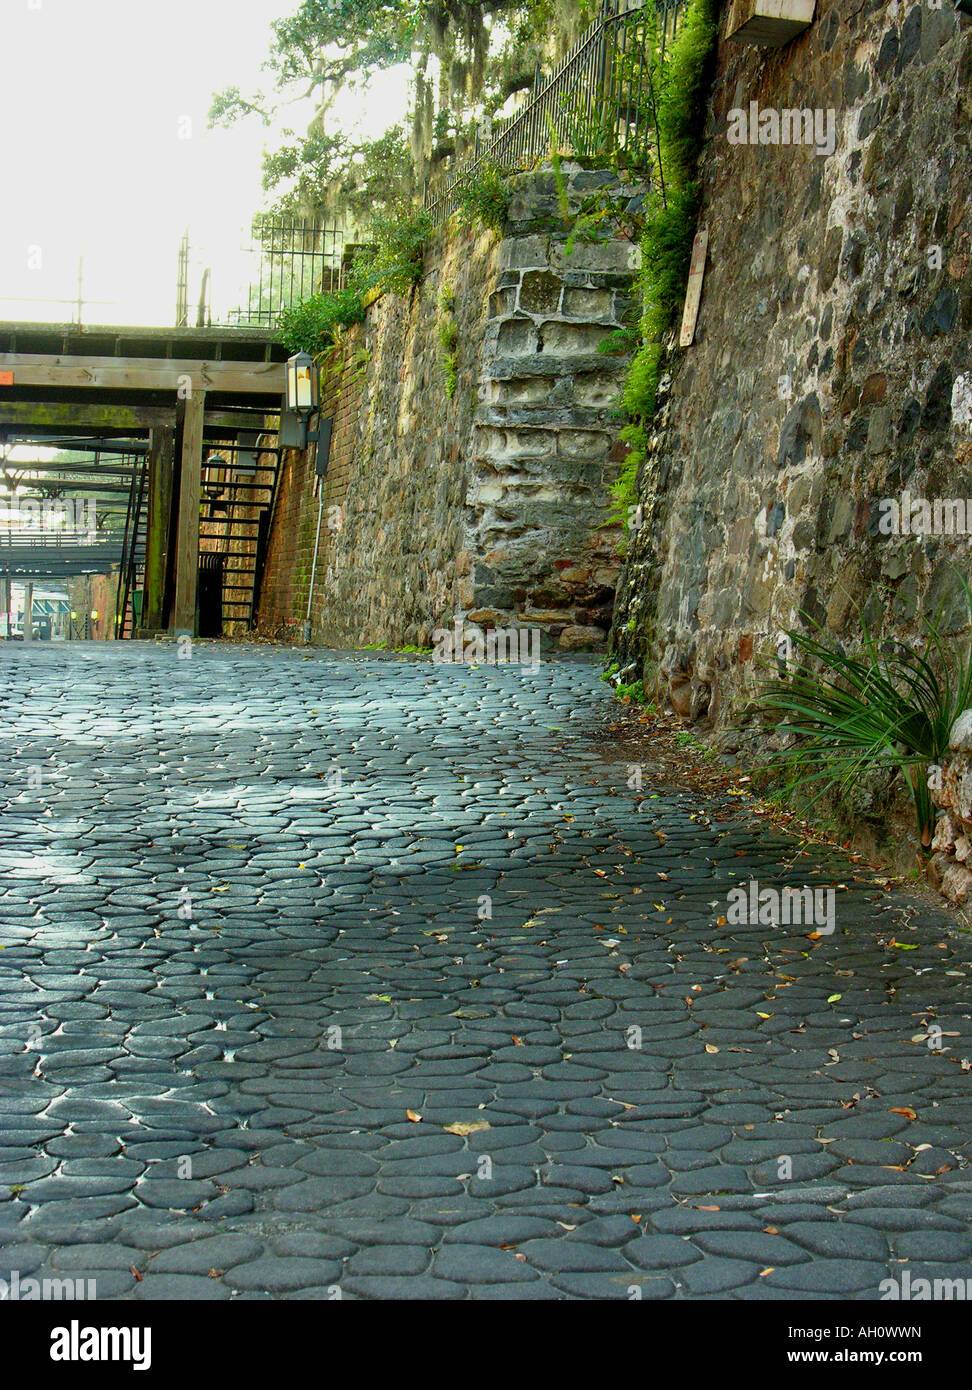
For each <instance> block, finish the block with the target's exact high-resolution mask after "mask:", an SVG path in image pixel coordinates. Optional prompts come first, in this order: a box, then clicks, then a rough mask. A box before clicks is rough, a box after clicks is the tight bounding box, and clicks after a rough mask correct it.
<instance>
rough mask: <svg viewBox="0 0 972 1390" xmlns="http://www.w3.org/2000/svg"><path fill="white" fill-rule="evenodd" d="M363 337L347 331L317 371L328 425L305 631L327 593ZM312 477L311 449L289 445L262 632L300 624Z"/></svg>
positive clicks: (313, 502) (348, 465) (313, 516)
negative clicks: (311, 603)
mask: <svg viewBox="0 0 972 1390" xmlns="http://www.w3.org/2000/svg"><path fill="white" fill-rule="evenodd" d="M363 337H364V334H363V331H362V330H361V329H360V328H357V329H353V330H352V331H351V332H350V333H349V334H348V336H347V339H346V340H345V343H344V345H343V347H342V349H340V350H338V351H337V352H335V353H334V354H332V356H331V358H330V359H329V362H328V364H327V365H326V368H325V370H324V371H323V372H322V377H321V414H322V415H324V416H325V417H327V416H330V417H331V418H332V419H333V421H334V423H333V425H332V431H331V449H330V454H329V456H328V469H327V476H326V478H325V479H324V510H323V517H322V522H321V540H320V547H319V549H318V555H317V582H316V583H315V600H314V607H313V610H312V613H311V623H312V630H313V629H319V628H320V627H321V626H322V624H323V621H324V614H325V611H326V607H327V600H328V594H327V591H326V588H325V585H324V583H323V575H324V574H325V573H326V570H327V565H328V559H329V555H330V552H331V550H332V548H333V537H334V523H335V522H337V521H340V519H341V510H343V509H344V507H345V504H346V498H347V490H348V481H349V479H350V477H351V473H352V460H353V458H354V453H355V440H356V435H357V427H358V412H359V406H360V399H361V390H362V379H361V377H360V370H359V368H358V366H357V364H356V356H357V354H358V353H359V352H360V351H361V348H362V343H363ZM315 483H316V478H315V475H314V454H313V450H308V451H307V452H306V453H301V452H299V451H297V450H296V449H289V450H288V451H287V452H286V454H285V455H284V457H283V460H282V463H281V473H280V483H279V487H278V491H277V503H276V508H275V510H274V515H273V525H272V527H271V531H270V543H269V546H268V548H267V556H266V561H265V565H264V571H263V583H262V588H261V592H260V610H259V627H260V628H261V629H262V630H264V631H267V632H274V631H279V630H281V629H286V628H292V627H298V628H299V626H300V624H301V623H302V622H303V620H304V615H305V614H306V612H307V595H308V591H309V588H310V579H311V568H312V565H313V559H314V539H315V536H316V533H317V511H318V501H319V498H318V496H317V495H316V494H315ZM339 509H341V510H339ZM315 636H316V633H315ZM353 645H358V644H357V643H355V644H353Z"/></svg>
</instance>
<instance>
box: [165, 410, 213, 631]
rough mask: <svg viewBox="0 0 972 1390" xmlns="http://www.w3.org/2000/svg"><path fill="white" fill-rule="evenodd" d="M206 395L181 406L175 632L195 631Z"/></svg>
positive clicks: (173, 617) (173, 623)
mask: <svg viewBox="0 0 972 1390" xmlns="http://www.w3.org/2000/svg"><path fill="white" fill-rule="evenodd" d="M205 401H206V395H205V392H204V391H195V392H194V393H193V394H192V395H191V396H190V397H189V398H188V400H187V401H186V403H185V422H184V426H183V431H182V457H181V461H180V468H179V472H180V478H181V483H180V491H179V523H178V535H177V538H176V555H175V605H174V609H173V614H172V625H173V627H174V629H175V631H176V632H191V633H193V634H194V635H195V631H196V589H197V584H198V578H199V497H200V490H201V486H202V448H203V412H204V409H205Z"/></svg>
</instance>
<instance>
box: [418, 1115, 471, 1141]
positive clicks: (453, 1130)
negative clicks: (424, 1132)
mask: <svg viewBox="0 0 972 1390" xmlns="http://www.w3.org/2000/svg"><path fill="white" fill-rule="evenodd" d="M408 1118H409V1119H410V1120H420V1119H421V1118H422V1116H421V1115H415V1114H413V1113H412V1111H411V1110H410V1111H409V1112H408ZM442 1128H443V1129H444V1130H445V1132H446V1134H458V1135H459V1136H460V1137H461V1138H465V1136H466V1135H467V1134H478V1132H479V1131H480V1130H481V1129H489V1121H488V1120H471V1121H468V1120H456V1122H455V1124H451V1125H443V1126H442Z"/></svg>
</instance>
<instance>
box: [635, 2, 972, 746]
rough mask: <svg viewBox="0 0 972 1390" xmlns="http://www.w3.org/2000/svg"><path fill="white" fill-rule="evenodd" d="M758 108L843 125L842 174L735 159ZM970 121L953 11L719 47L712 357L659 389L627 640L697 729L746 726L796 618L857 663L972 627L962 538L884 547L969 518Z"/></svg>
mask: <svg viewBox="0 0 972 1390" xmlns="http://www.w3.org/2000/svg"><path fill="white" fill-rule="evenodd" d="M723 27H724V25H723ZM753 102H755V103H756V105H757V110H758V111H759V112H765V111H767V110H769V111H773V112H776V113H781V112H782V111H783V110H791V109H792V110H797V109H798V110H806V111H808V112H810V113H811V114H813V113H815V112H819V113H820V122H821V129H822V130H824V131H826V129H827V122H828V120H829V119H830V113H832V120H833V125H832V131H833V135H834V148H833V151H832V152H831V153H827V145H828V142H827V141H826V140H824V141H823V142H822V144H821V149H820V152H818V149H817V147H816V144H815V143H814V144H809V145H808V144H794V143H790V144H787V145H784V144H759V143H732V142H731V141H730V139H729V138H728V136H729V132H730V130H731V129H734V130H735V133H736V135H737V136H738V129H739V117H738V113H739V112H740V111H742V112H744V113H746V114H747V115H750V113H751V112H752V108H751V106H750V103H753ZM734 112H735V113H737V114H736V115H733V113H734ZM970 117H972V21H970V20H968V19H966V18H964V17H962V16H959V15H957V14H956V13H955V11H954V10H953V9H952V8H951V6H950V5H944V6H942V7H941V8H937V9H936V8H933V7H932V6H931V5H930V4H911V3H898V2H897V0H891V3H888V4H881V3H875V0H865V3H864V4H863V5H862V4H859V3H852V2H851V0H819V2H818V5H817V12H816V18H815V21H814V23H813V24H812V26H811V27H810V28H809V29H808V30H807V31H806V33H805V34H804V35H803V36H801V37H800V38H799V39H797V40H795V41H794V42H793V43H791V44H789V45H788V46H786V47H785V48H783V49H780V50H768V49H759V48H754V47H747V46H743V45H737V44H733V43H732V42H731V41H730V42H727V41H726V40H725V39H724V37H723V38H720V45H719V54H718V67H717V74H716V79H715V85H714V89H713V93H712V99H711V108H710V112H709V119H708V127H707V142H706V150H705V154H704V158H703V165H702V191H703V213H702V221H703V222H704V223H705V224H706V225H707V226H708V230H709V252H708V262H707V267H706V272H705V280H704V284H703V290H702V301H701V308H700V312H699V318H698V327H697V332H696V340H695V343H694V344H693V346H691V347H690V348H688V349H686V350H685V351H677V350H676V351H674V352H673V354H672V357H671V361H670V363H669V367H670V370H669V373H668V375H667V377H666V379H665V380H664V381H663V391H662V395H661V400H662V409H661V412H660V415H659V417H658V419H657V421H656V430H655V435H654V439H653V446H652V451H651V455H650V458H649V460H648V462H647V464H646V467H645V468H644V470H643V476H642V479H641V484H640V500H641V502H642V504H643V515H644V524H643V525H642V527H641V528H640V529H639V530H637V531H635V532H634V533H633V534H632V537H631V542H630V547H629V553H628V557H627V560H626V564H625V569H624V573H623V575H622V578H621V582H620V585H619V594H618V604H617V608H616V614H615V629H614V638H613V641H614V646H615V649H616V651H617V653H618V656H619V659H620V662H621V665H622V668H623V670H625V671H626V672H627V673H628V676H627V678H628V679H632V678H634V677H635V676H636V675H643V677H644V679H645V682H646V689H652V690H655V691H657V692H658V694H660V695H661V696H662V697H664V698H666V699H668V700H670V701H671V703H672V705H673V706H674V707H675V708H676V709H677V710H678V711H679V712H680V713H683V714H685V715H687V716H691V717H692V718H694V719H697V720H699V721H700V722H701V723H702V724H703V726H705V725H706V724H707V725H708V726H710V727H712V728H714V729H719V728H721V727H723V726H725V725H726V724H727V723H728V722H730V721H732V720H734V719H735V718H736V716H737V715H738V714H739V713H740V712H741V711H743V710H744V709H745V706H746V702H747V699H748V697H749V695H750V693H751V692H752V690H753V686H754V674H755V671H756V666H757V663H758V661H759V659H760V657H762V656H765V657H769V656H772V654H773V652H774V650H775V647H776V643H777V638H778V634H779V633H780V632H781V630H783V629H786V628H790V627H794V626H797V625H798V624H799V615H800V613H801V612H806V613H809V614H810V615H812V616H813V617H814V618H816V619H817V620H818V621H820V622H822V623H823V624H825V626H826V628H827V629H828V631H829V633H830V634H832V635H834V636H836V637H838V638H841V639H847V640H849V641H852V640H853V639H854V638H855V636H857V635H859V634H860V631H861V624H862V621H863V622H866V623H867V625H868V627H869V628H870V629H871V630H872V631H873V632H874V633H875V634H876V635H877V636H880V637H882V638H886V637H899V638H901V639H903V640H905V641H908V642H914V641H916V640H920V635H921V632H922V621H921V618H922V614H923V613H936V612H938V611H939V610H942V611H943V615H944V624H945V627H946V629H947V630H948V631H950V632H953V633H957V632H959V631H961V629H962V627H963V625H964V624H965V621H966V615H965V611H964V601H963V599H962V596H961V591H960V584H959V579H958V574H962V573H964V574H967V573H968V568H969V565H968V561H969V555H970V543H972V541H970V537H969V535H967V534H961V535H957V534H928V533H925V534H922V535H919V536H917V537H916V536H915V535H914V534H901V535H888V534H884V532H883V531H882V529H881V522H882V517H884V516H885V515H887V514H888V511H887V503H888V501H889V500H893V499H897V500H898V502H899V503H901V502H902V499H903V496H904V494H906V493H909V494H910V495H911V497H913V498H924V499H937V498H952V499H955V498H967V499H970V500H972V430H970V424H972V364H970V351H969V349H970V342H972V263H970V237H972V158H970V138H972V124H970ZM756 127H757V134H756V139H757V141H758V138H759V135H758V131H759V128H760V127H759V123H758V122H757V123H756ZM766 129H767V130H768V131H771V129H772V118H770V119H769V120H767V122H766ZM956 570H957V571H958V573H957V572H956ZM729 746H733V745H732V744H731V742H730V743H729Z"/></svg>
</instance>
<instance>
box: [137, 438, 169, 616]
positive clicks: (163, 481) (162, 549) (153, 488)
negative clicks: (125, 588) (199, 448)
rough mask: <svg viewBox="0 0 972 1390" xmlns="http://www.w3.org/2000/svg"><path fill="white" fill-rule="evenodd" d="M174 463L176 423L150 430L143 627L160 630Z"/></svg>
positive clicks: (167, 560)
mask: <svg viewBox="0 0 972 1390" xmlns="http://www.w3.org/2000/svg"><path fill="white" fill-rule="evenodd" d="M174 466H175V426H174V425H166V426H160V427H159V428H156V429H152V430H150V431H149V455H148V469H149V473H148V526H147V529H146V536H145V597H144V599H143V600H142V624H141V625H142V627H143V628H145V629H147V630H148V631H149V632H158V631H159V630H160V629H161V628H162V626H163V622H162V610H163V604H164V599H165V575H166V569H167V567H168V563H169V560H170V557H169V511H170V508H171V505H172V473H173V468H174Z"/></svg>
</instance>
